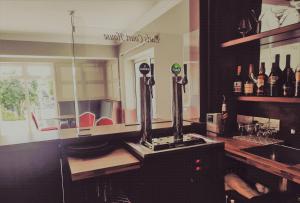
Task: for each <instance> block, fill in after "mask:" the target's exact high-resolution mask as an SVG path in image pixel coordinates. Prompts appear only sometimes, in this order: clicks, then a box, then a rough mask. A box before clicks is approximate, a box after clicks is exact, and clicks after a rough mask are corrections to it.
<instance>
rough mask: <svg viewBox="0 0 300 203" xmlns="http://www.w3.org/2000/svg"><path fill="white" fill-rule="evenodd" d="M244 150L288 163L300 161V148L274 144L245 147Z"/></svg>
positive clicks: (292, 163) (293, 163)
mask: <svg viewBox="0 0 300 203" xmlns="http://www.w3.org/2000/svg"><path fill="white" fill-rule="evenodd" d="M243 151H246V152H249V153H251V154H255V155H257V156H261V157H264V158H267V159H270V160H274V161H278V162H281V163H284V164H288V165H295V164H299V163H300V149H297V148H292V147H288V146H284V145H278V144H272V145H265V146H259V147H251V148H248V149H243Z"/></svg>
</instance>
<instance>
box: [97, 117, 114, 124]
mask: <svg viewBox="0 0 300 203" xmlns="http://www.w3.org/2000/svg"><path fill="white" fill-rule="evenodd" d="M112 124H113V121H112V120H111V119H110V118H100V119H99V120H98V121H97V123H96V125H97V126H99V125H112Z"/></svg>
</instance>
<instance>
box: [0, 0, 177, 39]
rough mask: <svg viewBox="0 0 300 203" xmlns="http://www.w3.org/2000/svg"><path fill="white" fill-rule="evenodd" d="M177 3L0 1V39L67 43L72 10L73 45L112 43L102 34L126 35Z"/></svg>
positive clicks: (164, 0)
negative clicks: (73, 26)
mask: <svg viewBox="0 0 300 203" xmlns="http://www.w3.org/2000/svg"><path fill="white" fill-rule="evenodd" d="M180 1H181V0H0V39H8V40H24V41H46V42H70V40H71V25H70V15H69V11H70V10H74V11H75V26H76V35H75V39H76V42H77V43H86V44H112V42H110V41H105V40H104V39H103V34H104V33H109V32H130V33H133V32H135V31H138V30H140V29H141V28H143V27H144V26H145V25H147V24H149V23H150V22H152V21H154V20H155V19H157V18H158V17H159V16H161V15H162V14H164V13H165V12H167V11H168V10H170V9H171V8H172V7H174V6H175V5H177V4H178V3H179V2H180Z"/></svg>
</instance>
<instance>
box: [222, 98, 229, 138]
mask: <svg viewBox="0 0 300 203" xmlns="http://www.w3.org/2000/svg"><path fill="white" fill-rule="evenodd" d="M221 113H222V117H221V134H222V135H224V134H225V133H226V132H227V129H228V127H227V125H228V112H227V104H226V97H225V96H224V95H223V103H222V110H221Z"/></svg>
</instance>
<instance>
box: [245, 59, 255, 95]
mask: <svg viewBox="0 0 300 203" xmlns="http://www.w3.org/2000/svg"><path fill="white" fill-rule="evenodd" d="M252 78H253V65H252V64H250V65H249V74H248V78H247V80H246V82H245V85H244V93H245V95H246V96H253V93H254V82H253V80H252Z"/></svg>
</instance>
